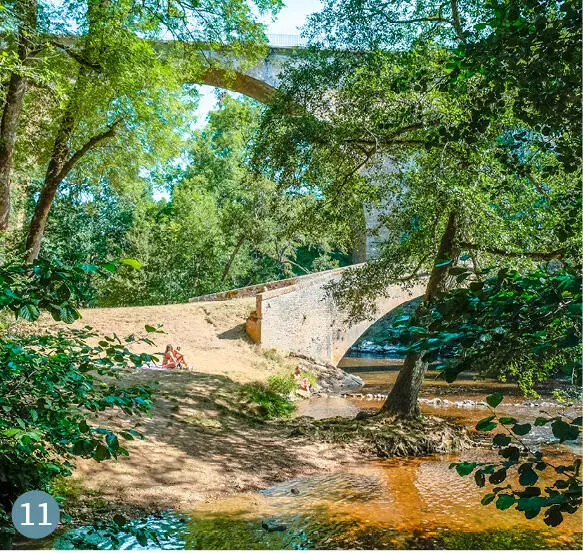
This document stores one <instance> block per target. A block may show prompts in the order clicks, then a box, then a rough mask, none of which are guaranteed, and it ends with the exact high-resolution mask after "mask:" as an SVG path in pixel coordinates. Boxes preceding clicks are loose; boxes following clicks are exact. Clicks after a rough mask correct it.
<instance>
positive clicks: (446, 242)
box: [381, 212, 459, 417]
mask: <svg viewBox="0 0 583 554" xmlns="http://www.w3.org/2000/svg"><path fill="white" fill-rule="evenodd" d="M456 225H457V218H456V214H455V212H452V213H451V214H450V215H449V218H448V221H447V226H446V228H445V231H444V233H443V236H442V237H441V243H440V245H439V250H438V252H437V256H436V257H435V263H434V265H433V269H432V270H431V274H430V276H429V282H428V283H427V287H426V289H425V298H424V299H423V302H422V303H421V304H420V305H419V307H418V308H417V310H416V312H415V314H416V315H422V314H423V312H424V311H425V310H426V309H427V306H428V305H429V304H430V303H431V301H432V299H433V297H434V296H435V294H437V293H438V292H440V291H442V290H444V288H445V285H446V281H447V276H448V274H449V268H450V267H452V266H453V265H454V264H455V260H456V259H457V257H458V256H459V250H458V248H457V246H456V243H455V238H456V230H457V229H456ZM446 259H449V260H451V263H450V264H449V265H445V266H441V267H436V265H435V264H437V263H439V262H440V261H443V260H446ZM424 354H425V353H424V352H409V353H408V354H407V357H406V358H405V362H404V364H403V368H402V369H401V371H400V372H399V375H398V376H397V380H396V381H395V384H394V385H393V388H392V389H391V392H390V394H389V396H388V398H387V400H386V401H385V403H384V405H383V407H382V408H381V413H384V414H390V415H397V416H401V417H418V416H419V415H420V411H419V403H418V398H419V391H420V389H421V384H422V383H423V377H424V375H425V372H426V371H427V362H425V361H424V360H423V355H424Z"/></svg>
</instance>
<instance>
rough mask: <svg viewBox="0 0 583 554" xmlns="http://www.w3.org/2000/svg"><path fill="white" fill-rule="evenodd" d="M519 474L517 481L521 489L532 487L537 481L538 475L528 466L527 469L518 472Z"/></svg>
mask: <svg viewBox="0 0 583 554" xmlns="http://www.w3.org/2000/svg"><path fill="white" fill-rule="evenodd" d="M519 473H520V477H519V479H518V482H519V483H520V484H521V485H522V486H523V487H526V486H532V485H534V484H535V483H536V482H537V481H538V475H537V474H536V472H535V471H534V470H533V469H532V467H530V465H529V467H527V468H526V469H524V470H523V471H522V472H520V471H519Z"/></svg>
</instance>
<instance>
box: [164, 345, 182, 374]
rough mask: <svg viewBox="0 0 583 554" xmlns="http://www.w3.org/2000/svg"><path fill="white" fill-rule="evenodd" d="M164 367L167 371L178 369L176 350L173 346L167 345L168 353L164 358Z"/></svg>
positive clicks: (165, 353) (166, 352)
mask: <svg viewBox="0 0 583 554" xmlns="http://www.w3.org/2000/svg"><path fill="white" fill-rule="evenodd" d="M162 367H163V368H165V369H176V368H177V367H178V360H177V359H176V354H175V350H174V347H173V346H172V345H171V344H167V345H166V351H165V352H164V357H163V358H162Z"/></svg>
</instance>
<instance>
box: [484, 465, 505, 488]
mask: <svg viewBox="0 0 583 554" xmlns="http://www.w3.org/2000/svg"><path fill="white" fill-rule="evenodd" d="M505 479H506V468H504V467H501V468H500V469H498V470H497V471H495V472H494V473H492V475H490V478H489V479H488V481H490V483H492V484H493V485H499V484H500V483H502V482H503V481H504V480H505Z"/></svg>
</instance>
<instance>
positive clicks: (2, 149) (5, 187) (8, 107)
mask: <svg viewBox="0 0 583 554" xmlns="http://www.w3.org/2000/svg"><path fill="white" fill-rule="evenodd" d="M15 8H16V12H17V15H18V17H19V19H20V24H19V32H18V58H19V60H20V63H21V64H24V63H25V62H26V60H27V58H28V56H29V53H30V50H31V46H32V45H31V41H30V37H31V35H32V32H31V30H32V29H36V17H37V2H36V0H21V1H20V2H17V3H16V6H15ZM27 86H28V82H27V79H26V77H23V76H22V75H19V74H17V73H12V74H11V75H10V80H9V83H8V91H7V93H6V98H5V100H4V106H3V109H2V119H1V121H0V231H3V230H5V229H7V228H8V218H9V216H10V184H11V183H10V176H11V173H12V162H13V159H14V148H15V146H16V133H17V130H18V124H19V122H20V114H21V112H22V102H23V99H24V94H25V93H26V89H27Z"/></svg>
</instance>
